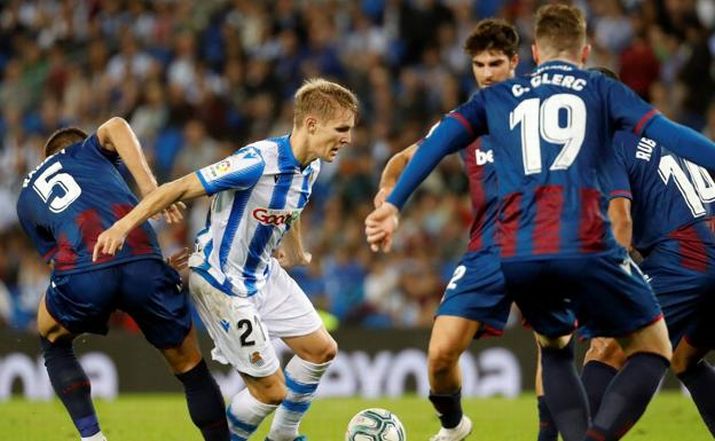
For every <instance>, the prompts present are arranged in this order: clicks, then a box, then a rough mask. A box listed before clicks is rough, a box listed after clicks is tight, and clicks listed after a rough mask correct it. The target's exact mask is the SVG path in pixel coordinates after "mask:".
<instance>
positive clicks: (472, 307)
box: [436, 251, 511, 338]
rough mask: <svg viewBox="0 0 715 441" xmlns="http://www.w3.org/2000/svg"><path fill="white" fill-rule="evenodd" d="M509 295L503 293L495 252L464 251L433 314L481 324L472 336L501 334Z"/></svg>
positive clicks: (504, 291) (507, 308)
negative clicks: (461, 318)
mask: <svg viewBox="0 0 715 441" xmlns="http://www.w3.org/2000/svg"><path fill="white" fill-rule="evenodd" d="M510 308H511V298H509V297H508V296H507V295H506V287H505V284H504V276H503V274H502V271H501V261H500V258H499V254H498V253H497V252H489V251H480V252H474V253H466V254H465V255H464V256H463V257H462V260H461V261H460V262H459V265H458V266H457V268H456V269H455V270H454V274H453V276H452V279H451V280H450V281H449V284H448V285H447V289H446V290H445V292H444V296H443V297H442V302H441V303H440V305H439V308H437V313H436V315H438V316H440V315H449V316H457V317H463V318H466V319H469V320H474V321H478V322H480V323H481V324H482V326H481V327H480V329H479V332H478V333H477V335H476V336H475V338H478V337H480V336H481V335H483V334H485V333H486V334H492V335H500V334H501V333H502V332H504V326H505V325H506V321H507V319H508V318H509V310H510Z"/></svg>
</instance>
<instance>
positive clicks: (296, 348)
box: [268, 326, 338, 441]
mask: <svg viewBox="0 0 715 441" xmlns="http://www.w3.org/2000/svg"><path fill="white" fill-rule="evenodd" d="M283 342H284V343H285V344H286V345H287V346H288V347H289V348H291V350H293V352H294V353H295V355H294V356H293V357H292V358H291V359H290V361H289V362H288V364H287V365H286V367H285V369H284V375H285V380H286V388H287V394H286V397H285V399H284V400H283V401H282V402H281V404H280V406H279V407H278V409H277V410H276V414H275V416H274V417H273V424H272V425H271V431H270V433H269V435H268V439H270V440H271V441H283V440H289V441H293V440H294V439H296V438H298V436H299V433H298V431H299V429H298V427H299V425H300V422H301V420H302V419H303V416H304V415H305V413H306V412H307V411H308V408H309V407H310V404H311V402H312V401H313V399H314V398H315V391H316V390H317V389H318V384H319V383H320V379H321V378H322V376H323V374H325V371H326V370H327V369H328V367H329V366H330V364H331V362H332V361H333V359H334V358H335V356H336V355H337V352H338V345H337V343H335V340H333V337H331V336H330V334H329V333H328V331H327V330H326V329H325V327H322V326H321V327H320V328H319V329H318V330H316V331H313V332H311V333H310V334H308V335H304V336H298V337H284V338H283Z"/></svg>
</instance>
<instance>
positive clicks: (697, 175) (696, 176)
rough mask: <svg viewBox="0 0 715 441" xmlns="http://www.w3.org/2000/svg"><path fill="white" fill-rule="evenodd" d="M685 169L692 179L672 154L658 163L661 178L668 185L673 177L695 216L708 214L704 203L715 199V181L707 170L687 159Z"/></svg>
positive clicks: (684, 161)
mask: <svg viewBox="0 0 715 441" xmlns="http://www.w3.org/2000/svg"><path fill="white" fill-rule="evenodd" d="M682 161H683V164H684V165H685V169H687V170H688V174H690V179H688V176H687V175H686V173H685V170H683V167H681V166H680V164H679V163H678V161H677V160H676V159H675V158H674V157H673V156H671V155H664V156H663V157H661V158H660V163H659V164H658V174H659V175H660V179H662V180H663V182H664V183H665V184H666V185H667V184H668V181H670V178H671V177H672V178H673V181H675V185H676V186H677V187H678V190H679V191H680V194H681V195H683V199H685V203H686V204H688V208H690V212H691V213H693V217H700V216H703V215H704V214H707V210H706V208H705V206H704V205H703V203H710V202H713V201H715V182H713V178H712V177H710V174H709V173H708V171H707V170H705V169H704V168H702V167H700V166H699V165H696V164H693V163H692V162H690V161H687V160H685V159H683V160H682Z"/></svg>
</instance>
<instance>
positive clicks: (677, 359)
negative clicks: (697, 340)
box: [672, 338, 715, 436]
mask: <svg viewBox="0 0 715 441" xmlns="http://www.w3.org/2000/svg"><path fill="white" fill-rule="evenodd" d="M707 353H708V350H707V349H701V348H697V347H695V346H693V345H691V344H690V342H689V341H688V340H687V339H686V338H683V339H682V340H681V341H680V343H678V347H677V348H675V353H674V354H673V364H672V369H673V372H674V373H675V374H676V375H677V376H678V379H679V380H680V381H682V382H683V384H684V385H685V387H687V388H688V391H689V392H690V396H691V397H692V399H693V402H694V403H695V405H696V406H697V408H698V411H699V412H700V415H701V416H702V418H703V421H704V422H705V425H706V426H707V427H708V429H709V430H710V433H711V434H712V435H713V436H715V400H713V397H715V369H713V367H712V366H711V365H710V364H709V363H708V362H707V361H705V360H703V357H704V356H705V355H706V354H707Z"/></svg>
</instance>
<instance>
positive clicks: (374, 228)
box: [365, 202, 399, 253]
mask: <svg viewBox="0 0 715 441" xmlns="http://www.w3.org/2000/svg"><path fill="white" fill-rule="evenodd" d="M398 225H399V210H397V207H395V206H394V205H392V204H391V203H389V202H383V204H382V205H380V206H379V207H378V208H376V209H375V210H373V211H372V213H370V214H369V215H368V216H367V218H366V219H365V236H366V237H367V242H368V243H369V244H370V249H371V250H372V251H373V252H375V253H376V252H378V251H382V252H383V253H387V252H389V251H390V249H391V248H392V235H393V234H394V232H395V230H397V226H398Z"/></svg>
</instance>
